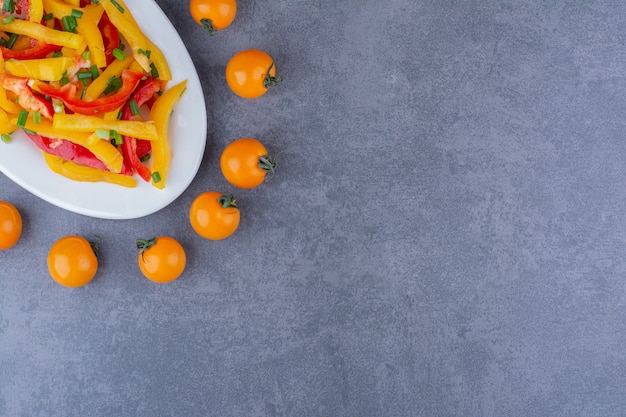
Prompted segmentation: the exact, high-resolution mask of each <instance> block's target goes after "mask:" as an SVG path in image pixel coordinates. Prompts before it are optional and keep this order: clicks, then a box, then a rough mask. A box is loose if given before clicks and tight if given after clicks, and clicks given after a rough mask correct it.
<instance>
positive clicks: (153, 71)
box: [150, 62, 159, 78]
mask: <svg viewBox="0 0 626 417" xmlns="http://www.w3.org/2000/svg"><path fill="white" fill-rule="evenodd" d="M150 75H152V78H159V71H157V69H156V67H155V66H154V62H152V63H150Z"/></svg>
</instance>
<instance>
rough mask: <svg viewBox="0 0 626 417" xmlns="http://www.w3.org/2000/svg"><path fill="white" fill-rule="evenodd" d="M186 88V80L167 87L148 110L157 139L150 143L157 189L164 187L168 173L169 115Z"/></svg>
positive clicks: (153, 178)
mask: <svg viewBox="0 0 626 417" xmlns="http://www.w3.org/2000/svg"><path fill="white" fill-rule="evenodd" d="M186 89H187V80H184V81H182V82H180V83H178V84H176V85H175V86H173V87H171V88H169V89H167V90H166V91H165V92H164V93H163V94H162V95H161V96H160V97H159V98H157V99H156V101H155V102H154V105H153V106H152V109H151V110H150V119H151V120H154V123H155V124H156V128H157V132H158V134H159V140H158V141H154V142H152V143H151V145H152V185H154V186H155V187H157V188H159V189H163V188H164V187H165V183H166V180H167V176H168V174H169V169H170V162H171V159H172V150H171V147H170V143H169V138H168V130H169V125H170V117H171V115H172V111H173V110H174V105H175V104H176V103H177V102H178V100H180V98H181V97H182V95H183V93H184V92H185V90H186Z"/></svg>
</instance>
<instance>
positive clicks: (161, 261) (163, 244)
mask: <svg viewBox="0 0 626 417" xmlns="http://www.w3.org/2000/svg"><path fill="white" fill-rule="evenodd" d="M136 243H137V249H139V250H140V252H139V255H137V262H138V263H139V269H140V270H141V273H142V274H143V275H144V276H145V277H146V278H148V279H149V280H150V281H154V282H158V283H160V284H164V283H166V282H170V281H174V280H175V279H176V278H178V277H179V276H180V275H181V274H182V273H183V271H184V270H185V265H186V264H187V255H186V254H185V249H183V247H182V245H181V244H180V243H179V242H178V241H177V240H176V239H174V238H171V237H169V236H158V237H155V238H152V239H137V242H136Z"/></svg>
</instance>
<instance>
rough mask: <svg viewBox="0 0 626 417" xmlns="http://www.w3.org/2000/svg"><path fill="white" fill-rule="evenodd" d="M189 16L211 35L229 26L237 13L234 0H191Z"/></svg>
mask: <svg viewBox="0 0 626 417" xmlns="http://www.w3.org/2000/svg"><path fill="white" fill-rule="evenodd" d="M189 11H190V12H191V17H193V20H195V21H196V23H197V24H199V25H200V26H202V27H203V28H204V30H206V32H207V33H208V34H209V35H210V36H213V34H214V33H215V32H217V31H218V30H222V29H225V28H227V27H228V26H230V24H231V23H233V20H235V16H236V15H237V1H236V0H191V1H190V2H189Z"/></svg>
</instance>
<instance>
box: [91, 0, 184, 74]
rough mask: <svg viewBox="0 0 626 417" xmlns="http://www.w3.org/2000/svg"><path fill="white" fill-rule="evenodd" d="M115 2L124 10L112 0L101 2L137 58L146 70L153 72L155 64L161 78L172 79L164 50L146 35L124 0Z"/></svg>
mask: <svg viewBox="0 0 626 417" xmlns="http://www.w3.org/2000/svg"><path fill="white" fill-rule="evenodd" d="M115 2H116V3H117V4H118V5H119V6H120V7H121V9H122V10H123V12H122V11H121V10H120V9H118V7H117V6H116V5H115V4H113V2H112V1H111V0H103V1H101V2H100V4H101V5H102V7H103V8H104V10H105V11H106V13H107V15H108V16H109V19H110V20H111V23H113V25H114V26H115V27H116V28H117V30H118V31H119V32H120V33H121V34H122V36H123V37H124V39H126V41H127V42H128V44H129V45H130V47H131V49H132V50H133V56H134V57H135V60H136V61H137V62H138V63H139V64H140V65H141V67H142V68H143V70H144V71H146V72H148V73H151V72H152V66H151V65H154V68H155V69H156V71H157V72H158V73H159V76H158V78H159V79H162V80H166V81H167V80H171V79H172V73H171V71H170V68H169V65H168V64H167V60H166V59H165V56H164V55H163V52H161V50H160V49H159V48H158V47H157V46H156V45H155V44H154V43H153V42H152V41H151V40H150V39H148V38H147V37H146V35H144V33H143V31H142V30H141V28H140V27H139V25H138V24H137V21H136V20H135V18H134V17H133V15H132V13H131V12H130V10H129V9H128V6H126V4H125V3H124V2H123V1H122V0H115ZM147 51H150V54H149V55H150V58H148V56H147V55H148V54H146V52H147Z"/></svg>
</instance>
